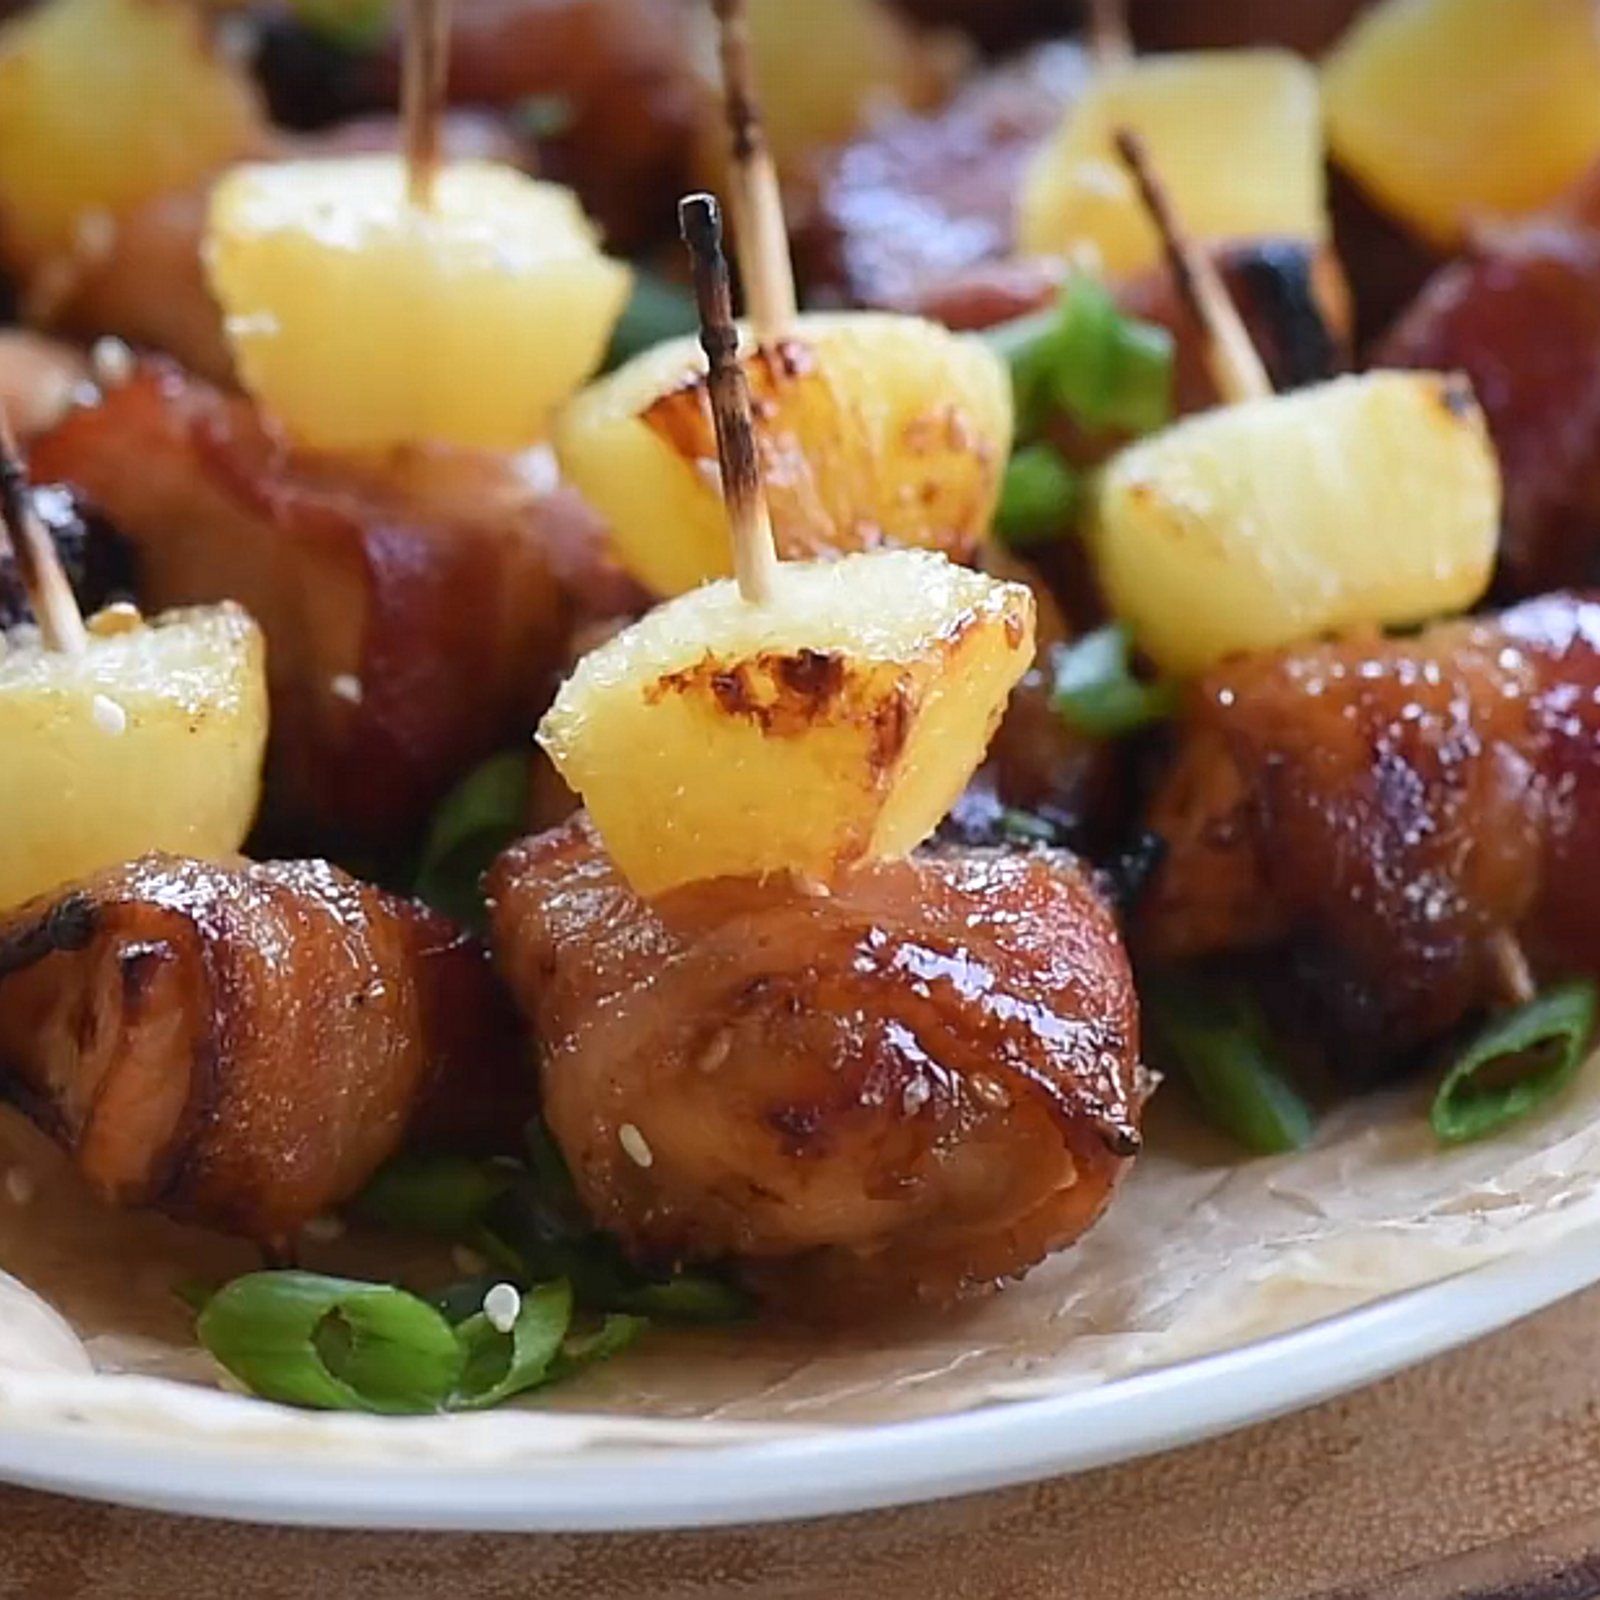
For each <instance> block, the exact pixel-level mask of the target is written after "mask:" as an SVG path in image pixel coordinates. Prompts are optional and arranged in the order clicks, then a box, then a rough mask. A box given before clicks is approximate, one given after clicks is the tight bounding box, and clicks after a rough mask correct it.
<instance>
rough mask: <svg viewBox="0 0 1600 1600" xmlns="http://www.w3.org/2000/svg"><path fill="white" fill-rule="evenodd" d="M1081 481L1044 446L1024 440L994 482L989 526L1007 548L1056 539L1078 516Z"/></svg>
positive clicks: (1051, 449) (1024, 547)
mask: <svg viewBox="0 0 1600 1600" xmlns="http://www.w3.org/2000/svg"><path fill="white" fill-rule="evenodd" d="M1081 496H1082V480H1081V479H1080V478H1079V476H1078V474H1077V473H1076V472H1075V471H1074V470H1073V469H1072V467H1070V466H1069V465H1068V464H1067V462H1066V461H1065V460H1064V459H1063V458H1062V456H1061V453H1060V451H1058V450H1056V449H1055V448H1054V447H1053V446H1051V445H1048V444H1025V445H1024V446H1023V447H1022V448H1021V449H1020V450H1018V451H1017V453H1016V454H1015V455H1014V456H1012V458H1011V461H1010V463H1009V464H1008V465H1007V467H1006V475H1005V478H1004V480H1003V482H1002V483H1001V485H1000V504H999V505H998V506H997V507H996V508H995V514H994V527H995V532H996V533H998V534H999V535H1000V537H1001V539H1003V540H1004V541H1005V543H1006V544H1008V545H1009V546H1010V547H1011V548H1012V549H1013V550H1028V549H1032V548H1034V547H1036V546H1038V545H1042V544H1049V543H1051V542H1052V541H1053V540H1056V539H1059V538H1061V537H1062V535H1063V534H1065V533H1066V532H1067V531H1068V529H1070V528H1071V526H1072V524H1073V521H1074V519H1075V518H1076V517H1077V514H1078V504H1079V501H1080V499H1081Z"/></svg>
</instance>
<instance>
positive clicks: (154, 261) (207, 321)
mask: <svg viewBox="0 0 1600 1600" xmlns="http://www.w3.org/2000/svg"><path fill="white" fill-rule="evenodd" d="M400 138H401V135H400V127H399V124H398V122H396V120H395V119H394V118H392V117H372V118H366V119H363V120H361V121H357V122H351V123H348V124H345V125H344V126H342V127H338V128H332V129H329V130H328V131H327V132H326V133H323V134H319V135H317V136H315V137H311V138H302V139H294V140H289V139H278V140H277V141H276V142H275V143H274V144H273V145H272V146H271V148H270V150H268V151H266V152H263V154H264V155H265V156H267V157H269V158H271V157H277V156H282V157H285V158H287V157H290V156H294V157H300V158H304V157H311V156H330V157H333V156H342V155H359V154H363V153H379V152H385V151H392V150H395V149H398V148H399V145H400ZM441 152H442V155H443V158H444V159H445V160H449V161H471V160H479V159H482V160H515V159H516V158H517V157H518V156H519V155H520V154H521V147H520V146H519V145H518V144H517V142H516V141H515V140H513V139H511V138H510V137H509V136H508V135H507V134H506V133H505V131H504V129H503V128H501V127H500V125H499V124H497V123H494V122H492V121H491V120H490V119H488V118H485V117H481V116H475V115H472V114H470V113H455V114H452V115H451V116H449V117H447V118H446V119H445V122H444V126H443V129H442V142H441ZM212 183H213V178H212V177H208V178H207V179H206V181H205V182H204V183H202V184H200V185H198V186H197V187H195V188H190V189H178V190H173V191H170V192H168V193H166V194H159V195H156V196H154V197H153V198H152V199H149V200H147V201H145V202H144V203H143V204H142V205H138V206H135V207H133V208H131V209H130V210H128V211H126V212H124V213H123V214H122V215H120V216H119V217H118V218H117V219H116V222H115V224H114V226H113V227H111V229H110V230H109V233H108V235H107V238H106V239H105V241H104V248H103V249H101V250H100V251H99V252H98V253H96V254H93V255H90V256H86V257H84V258H83V259H82V260H80V261H78V262H77V263H75V267H74V271H73V273H72V274H71V275H70V278H69V280H68V281H67V282H65V283H64V284H63V285H60V286H56V287H52V286H50V285H45V288H46V289H47V290H48V291H49V292H48V294H47V295H45V296H44V298H42V299H41V298H40V296H39V294H38V293H37V292H36V293H35V294H34V295H33V296H32V297H31V299H32V302H33V303H32V304H31V305H29V306H25V309H27V310H29V311H30V314H31V315H32V316H33V318H34V319H36V320H39V321H43V322H45V323H47V324H48V325H50V326H52V327H55V328H59V329H60V330H62V331H63V332H66V333H75V334H81V335H83V336H85V337H92V336H94V335H96V334H103V333H112V334H116V335H118V336H119V337H121V338H123V339H126V340H128V341H129V342H130V343H132V344H135V345H141V346H148V347H149V348H150V349H152V350H160V351H162V352H164V353H165V354H167V355H170V356H173V357H175V358H176V359H177V360H178V361H180V362H181V363H182V364H183V365H184V366H185V367H187V368H188V369H189V370H190V371H191V372H197V373H199V374H200V375H201V376H202V377H204V378H209V379H210V380H211V381H212V382H214V383H231V382H232V380H233V355H232V352H231V350H230V349H229V346H228V342H227V340H226V339H225V338H224V337H223V332H222V313H221V311H220V310H219V309H218V307H217V303H216V301H215V299H213V298H212V294H211V289H210V285H209V284H208V283H207V281H206V275H205V270H204V268H203V266H202V265H201V260H200V246H201V241H202V240H203V239H204V237H205V231H206V216H207V212H208V210H209V207H210V203H211V189H212Z"/></svg>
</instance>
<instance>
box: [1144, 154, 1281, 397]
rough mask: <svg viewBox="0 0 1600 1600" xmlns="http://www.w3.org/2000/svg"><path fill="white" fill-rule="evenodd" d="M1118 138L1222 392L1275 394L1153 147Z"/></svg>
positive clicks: (1233, 394) (1260, 395) (1237, 314)
mask: <svg viewBox="0 0 1600 1600" xmlns="http://www.w3.org/2000/svg"><path fill="white" fill-rule="evenodd" d="M1115 139H1116V146H1117V154H1118V155H1119V156H1121V157H1122V160H1123V162H1124V163H1125V164H1126V166H1127V168H1128V171H1129V173H1130V174H1131V175H1132V177H1133V181H1134V183H1135V184H1137V185H1138V189H1139V195H1140V198H1141V199H1142V200H1143V201H1144V204H1145V209H1146V210H1147V211H1148V212H1149V213H1150V220H1151V221H1152V222H1154V223H1155V225H1156V230H1157V232H1159V233H1160V235H1161V243H1162V245H1163V247H1164V248H1165V250H1166V253H1167V261H1168V262H1169V264H1170V265H1171V267H1172V275H1173V277H1174V278H1175V279H1176V280H1177V284H1178V293H1179V294H1181V295H1182V296H1183V299H1184V301H1185V303H1186V304H1187V305H1188V307H1189V309H1190V311H1191V312H1192V313H1193V314H1194V318H1195V321H1196V322H1198V323H1199V325H1200V332H1201V336H1202V338H1203V339H1204V340H1205V358H1206V370H1207V371H1208V372H1209V373H1210V374H1211V381H1212V382H1213V383H1214V384H1215V385H1216V386H1217V393H1218V394H1220V395H1221V396H1222V398H1223V399H1224V400H1226V401H1228V402H1229V403H1231V404H1237V403H1238V402H1239V401H1241V400H1260V399H1263V398H1264V397H1265V396H1267V395H1270V394H1271V393H1272V379H1271V378H1270V377H1268V375H1267V369H1266V367H1265V366H1264V365H1263V364H1262V361H1261V357H1260V356H1259V355H1257V353H1256V347H1255V345H1254V344H1253V343H1251V340H1250V331H1249V329H1248V328H1246V327H1245V325H1244V319H1243V318H1242V317H1241V316H1240V315H1239V312H1238V308H1237V307H1236V306H1235V305H1234V303H1233V300H1232V298H1231V297H1230V295H1229V294H1228V290H1227V287H1226V285H1224V283H1223V281H1222V278H1221V275H1220V274H1219V273H1218V272H1217V268H1216V263H1215V262H1213V261H1212V259H1211V254H1210V252H1209V251H1208V250H1205V249H1204V248H1202V247H1201V246H1200V245H1199V244H1197V243H1196V242H1195V241H1194V240H1193V239H1191V238H1189V236H1188V235H1187V234H1186V233H1185V232H1184V229H1183V224H1182V222H1181V221H1180V220H1179V217H1178V214H1177V212H1176V210H1175V209H1174V207H1173V204H1172V200H1171V197H1170V196H1169V195H1168V194H1167V190H1166V185H1165V184H1163V183H1162V181H1161V178H1160V175H1159V174H1158V173H1157V172H1156V170H1155V164H1154V163H1153V162H1152V161H1151V159H1150V151H1149V148H1148V147H1147V146H1146V144H1145V142H1144V140H1143V139H1142V138H1141V137H1140V136H1139V135H1138V134H1137V133H1135V132H1134V131H1133V129H1132V128H1118V129H1117V131H1116V134H1115Z"/></svg>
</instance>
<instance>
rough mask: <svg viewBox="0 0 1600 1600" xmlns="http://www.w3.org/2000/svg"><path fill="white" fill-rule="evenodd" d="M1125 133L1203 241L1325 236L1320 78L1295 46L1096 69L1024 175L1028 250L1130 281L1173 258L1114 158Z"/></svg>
mask: <svg viewBox="0 0 1600 1600" xmlns="http://www.w3.org/2000/svg"><path fill="white" fill-rule="evenodd" d="M1120 126H1126V127H1130V128H1133V129H1135V130H1136V131H1137V132H1139V133H1140V134H1142V135H1143V136H1144V139H1145V142H1146V144H1148V145H1149V147H1150V151H1151V154H1152V156H1153V158H1154V162H1155V166H1156V169H1157V170H1158V171H1159V172H1160V173H1161V175H1162V177H1163V178H1164V179H1165V180H1166V183H1167V186H1168V188H1169V189H1170V190H1171V193H1172V197H1173V201H1174V204H1175V205H1176V208H1177V211H1178V215H1179V216H1181V217H1182V218H1183V219H1184V221H1185V222H1186V224H1187V225H1188V227H1189V229H1190V231H1191V232H1192V233H1193V234H1194V235H1195V236H1196V237H1197V238H1199V239H1202V240H1206V241H1212V242H1219V241H1225V240H1230V239H1246V238H1258V237H1266V236H1273V237H1278V238H1290V239H1302V240H1305V241H1307V242H1310V243H1320V242H1321V241H1322V240H1323V239H1325V238H1326V237H1327V233H1328V218H1327V199H1326V192H1325V191H1326V185H1325V181H1324V175H1323V163H1322V112H1321V107H1320V105H1319V103H1318V97H1317V78H1316V74H1315V73H1314V72H1313V71H1312V69H1311V68H1310V67H1309V66H1307V65H1306V63H1305V62H1303V61H1302V60H1301V59H1300V58H1299V57H1298V56H1295V55H1291V54H1290V53H1289V52H1288V51H1286V50H1215V51H1195V52H1193V53H1190V54H1185V55H1171V56H1149V57H1146V58H1145V59H1143V60H1138V61H1131V62H1129V63H1127V64H1126V65H1125V66H1118V67H1111V68H1108V69H1106V70H1105V71H1103V72H1101V73H1099V74H1098V75H1097V76H1096V78H1095V80H1094V82H1093V83H1091V84H1090V86H1089V88H1088V89H1087V90H1086V91H1085V93H1084V96H1083V98H1082V99H1081V100H1079V101H1078V102H1077V104H1076V105H1074V106H1073V108H1072V109H1071V110H1070V111H1069V112H1068V113H1067V116H1066V119H1065V120H1064V121H1063V123H1062V125H1061V128H1060V131H1059V132H1058V133H1057V134H1056V136H1055V138H1054V139H1052V140H1049V141H1048V142H1047V143H1046V144H1045V145H1044V146H1043V147H1042V148H1041V149H1040V150H1039V152H1038V154H1037V155H1036V156H1035V157H1034V158H1033V161H1032V163H1031V165H1030V166H1029V168H1028V171H1027V174H1026V176H1025V178H1024V182H1023V189H1022V202H1021V210H1020V213H1019V217H1018V243H1019V246H1020V248H1021V250H1022V251H1023V253H1024V254H1028V255H1059V256H1070V257H1079V256H1081V255H1084V254H1088V253H1092V255H1093V256H1097V257H1098V264H1099V267H1100V269H1101V270H1102V271H1104V272H1105V273H1106V274H1107V275H1109V276H1112V277H1122V276H1126V275H1130V274H1133V273H1139V272H1144V271H1147V270H1148V269H1150V268H1152V267H1155V266H1157V265H1159V264H1160V262H1161V260H1162V253H1161V241H1160V239H1159V238H1158V236H1157V234H1156V230H1155V227H1154V225H1153V224H1152V223H1151V221H1150V219H1149V217H1148V215H1147V214H1146V212H1145V208H1144V206H1143V205H1142V204H1141V202H1140V200H1139V197H1138V194H1137V193H1136V191H1135V189H1134V186H1133V183H1132V180H1131V179H1130V178H1129V176H1128V173H1127V171H1126V169H1125V168H1124V166H1123V165H1122V163H1121V162H1120V161H1119V160H1118V159H1117V155H1116V151H1115V148H1114V147H1113V144H1112V139H1113V136H1114V134H1115V132H1116V130H1117V128H1118V127H1120Z"/></svg>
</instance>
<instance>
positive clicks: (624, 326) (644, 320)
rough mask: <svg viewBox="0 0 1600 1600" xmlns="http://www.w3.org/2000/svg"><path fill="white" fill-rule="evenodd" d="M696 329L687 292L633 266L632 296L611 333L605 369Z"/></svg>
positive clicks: (692, 307) (618, 365)
mask: <svg viewBox="0 0 1600 1600" xmlns="http://www.w3.org/2000/svg"><path fill="white" fill-rule="evenodd" d="M699 326H700V321H699V318H698V316H697V315H696V314H695V309H694V299H693V297H692V296H691V295H690V293H689V291H688V290H687V289H681V288H679V287H678V285H677V284H675V283H668V282H667V280H666V279H665V278H658V277H657V276H656V275H655V274H654V273H652V272H646V271H644V270H642V269H641V268H638V267H635V268H634V271H633V293H632V294H631V295H630V296H629V298H628V303H627V305H626V306H625V307H624V308H623V312H622V316H621V317H620V318H619V319H618V321H617V325H616V327H615V328H614V329H613V330H612V332H611V348H610V349H609V350H608V351H607V352H606V370H607V371H608V372H609V371H610V370H611V369H612V368H613V367H620V366H621V365H622V364H623V363H624V362H625V361H631V360H632V359H633V358H634V357H635V356H638V355H643V354H644V352H645V351H646V350H653V349H655V347H656V346H657V345H658V344H663V343H665V342H666V340H668V339H677V338H682V337H683V336H684V335H686V334H691V333H694V332H695V331H696V330H697V329H698V328H699Z"/></svg>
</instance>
